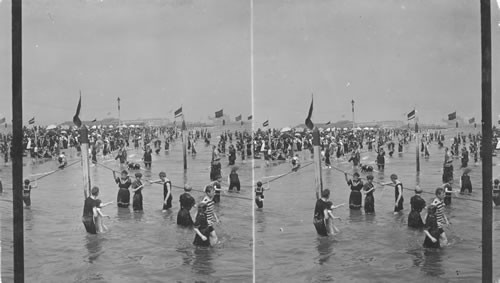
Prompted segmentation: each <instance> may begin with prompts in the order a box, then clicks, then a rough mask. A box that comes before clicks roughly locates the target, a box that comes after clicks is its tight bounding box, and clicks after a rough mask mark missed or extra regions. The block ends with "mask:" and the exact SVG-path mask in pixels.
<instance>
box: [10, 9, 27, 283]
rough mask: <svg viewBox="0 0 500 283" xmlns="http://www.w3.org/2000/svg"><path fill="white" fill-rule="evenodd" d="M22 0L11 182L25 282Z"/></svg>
mask: <svg viewBox="0 0 500 283" xmlns="http://www.w3.org/2000/svg"><path fill="white" fill-rule="evenodd" d="M22 83H23V81H22V0H12V133H13V139H12V154H13V156H12V186H13V193H12V196H13V210H14V219H13V221H14V223H13V226H14V282H16V283H22V282H24V227H23V226H24V225H23V221H24V217H23V191H22V190H23V185H22V184H23V146H22V145H23V93H22V91H23V85H22Z"/></svg>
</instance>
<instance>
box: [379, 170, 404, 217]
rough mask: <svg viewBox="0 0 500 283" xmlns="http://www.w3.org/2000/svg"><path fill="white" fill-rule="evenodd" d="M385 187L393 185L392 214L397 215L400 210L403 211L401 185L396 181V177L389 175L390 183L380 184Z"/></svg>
mask: <svg viewBox="0 0 500 283" xmlns="http://www.w3.org/2000/svg"><path fill="white" fill-rule="evenodd" d="M386 185H394V198H395V203H394V214H398V213H399V212H400V211H401V210H403V201H404V198H403V184H402V183H401V182H400V181H399V180H398V175H396V174H392V175H391V182H389V183H382V186H386Z"/></svg>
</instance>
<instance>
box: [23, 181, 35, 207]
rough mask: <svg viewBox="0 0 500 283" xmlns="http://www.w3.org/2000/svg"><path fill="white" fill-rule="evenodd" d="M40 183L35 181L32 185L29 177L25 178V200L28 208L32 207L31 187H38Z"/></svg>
mask: <svg viewBox="0 0 500 283" xmlns="http://www.w3.org/2000/svg"><path fill="white" fill-rule="evenodd" d="M37 187H38V184H37V183H36V182H35V184H34V185H31V181H30V180H29V179H25V180H24V186H23V201H24V204H25V205H26V208H30V207H31V189H33V188H37Z"/></svg>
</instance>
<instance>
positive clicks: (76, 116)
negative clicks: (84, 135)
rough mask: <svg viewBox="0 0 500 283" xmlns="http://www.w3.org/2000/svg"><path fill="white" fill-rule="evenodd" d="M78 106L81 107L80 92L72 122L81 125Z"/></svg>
mask: <svg viewBox="0 0 500 283" xmlns="http://www.w3.org/2000/svg"><path fill="white" fill-rule="evenodd" d="M80 108H82V95H81V94H80V99H79V100H78V106H77V107H76V114H75V116H73V123H75V125H76V126H77V127H81V126H82V121H81V120H80V117H79V116H80Z"/></svg>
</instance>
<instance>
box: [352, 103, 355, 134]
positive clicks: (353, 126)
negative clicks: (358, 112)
mask: <svg viewBox="0 0 500 283" xmlns="http://www.w3.org/2000/svg"><path fill="white" fill-rule="evenodd" d="M351 103H352V129H353V130H354V128H355V124H354V99H353V100H352V101H351Z"/></svg>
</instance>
